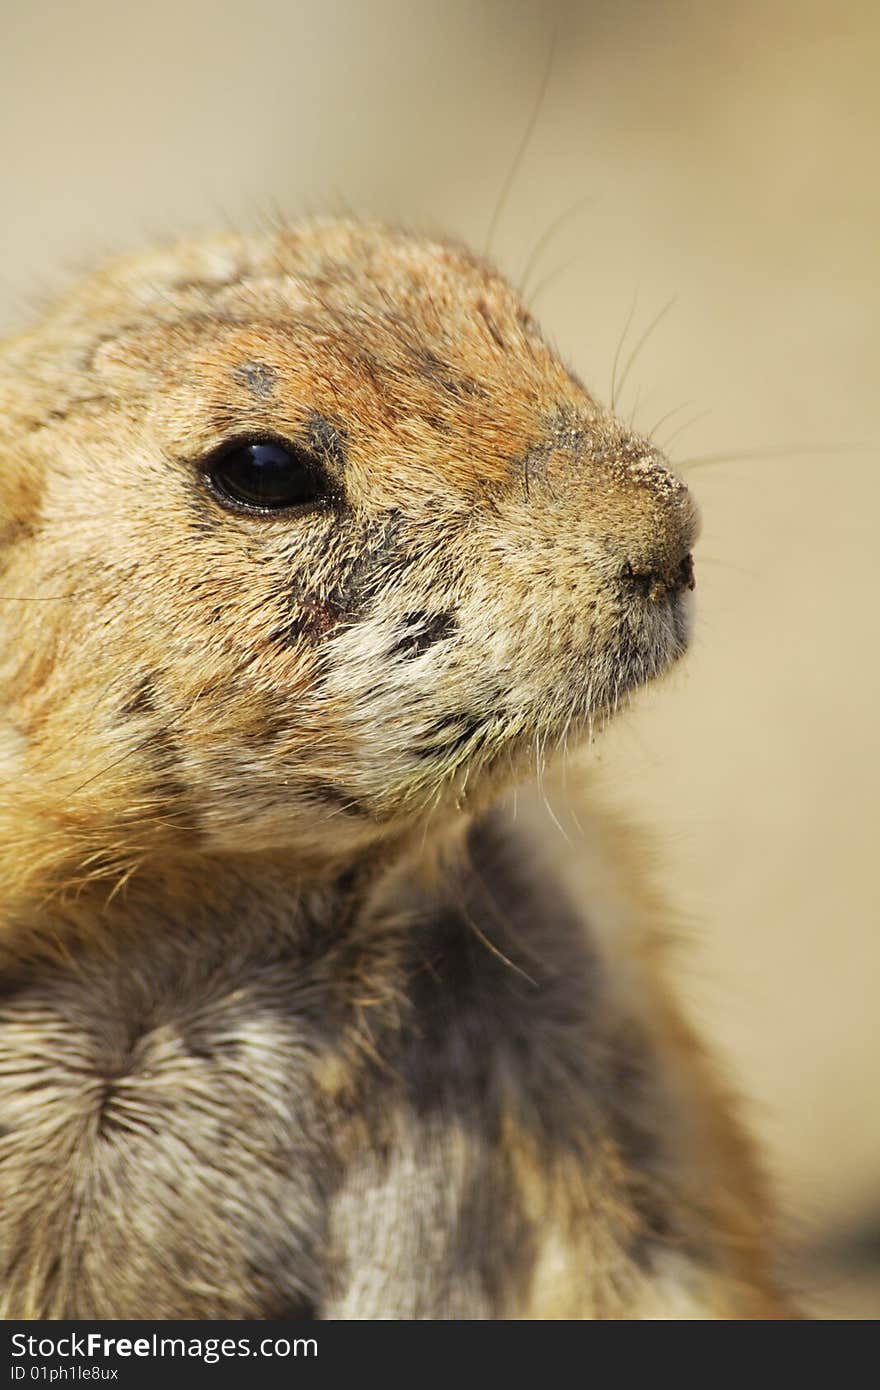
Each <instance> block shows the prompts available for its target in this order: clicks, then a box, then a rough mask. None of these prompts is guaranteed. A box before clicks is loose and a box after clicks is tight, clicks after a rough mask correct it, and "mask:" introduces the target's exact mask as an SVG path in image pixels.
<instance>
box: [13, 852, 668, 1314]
mask: <svg viewBox="0 0 880 1390" xmlns="http://www.w3.org/2000/svg"><path fill="white" fill-rule="evenodd" d="M476 845H477V849H478V850H480V848H481V847H480V843H479V842H476ZM483 848H485V845H483ZM493 852H494V851H493ZM490 857H491V856H490ZM488 863H489V858H487V856H486V855H485V854H483V855H482V866H481V864H480V857H479V856H478V857H476V858H475V860H474V867H472V868H471V869H470V870H469V871H468V872H467V873H463V874H461V875H459V876H458V877H457V878H456V879H454V880H453V881H452V885H451V887H450V884H447V885H446V886H445V887H444V890H443V893H442V895H441V896H440V897H435V896H433V895H431V896H420V895H418V894H415V893H413V894H412V895H411V898H410V901H408V902H405V903H403V904H401V903H400V902H399V901H398V903H397V909H396V911H395V912H393V913H385V914H382V913H379V914H377V915H376V919H375V920H373V921H364V920H359V919H358V917H357V914H356V913H355V914H352V911H351V909H350V908H346V907H345V906H344V899H343V898H342V897H341V896H339V897H334V894H333V893H332V892H328V893H327V894H326V895H325V896H323V897H322V896H320V895H315V896H313V898H312V899H311V900H310V901H309V903H308V904H302V903H299V904H292V905H291V908H290V912H289V917H288V918H287V920H284V919H283V918H281V919H278V920H272V919H271V918H270V919H269V920H267V919H266V914H265V912H263V913H262V915H254V917H253V918H252V919H251V920H250V921H249V920H248V919H247V916H246V913H247V905H246V902H245V900H242V902H241V903H237V904H236V903H234V902H233V903H231V904H230V915H229V916H228V917H224V915H223V914H222V913H218V915H217V916H216V918H215V919H214V920H211V921H209V920H207V919H203V920H199V921H190V922H187V923H181V922H179V921H177V922H174V923H167V922H166V923H164V924H162V923H160V922H159V921H155V922H154V923H153V931H154V935H153V937H152V938H151V939H149V940H145V939H144V935H143V923H142V916H141V920H139V926H138V932H137V934H136V935H131V936H126V934H125V933H119V932H117V933H116V934H115V936H114V937H113V939H112V944H107V945H105V946H103V947H101V946H96V945H94V944H92V945H90V946H89V947H88V949H86V948H83V949H81V950H74V951H72V952H71V955H70V957H69V959H68V960H66V961H65V962H63V963H59V964H56V965H55V966H54V967H53V968H52V969H51V970H46V969H45V968H43V969H42V970H40V971H39V972H37V973H35V975H34V976H33V978H30V977H28V976H26V975H23V976H20V977H18V978H7V979H6V980H5V981H4V994H3V997H2V1002H0V1078H2V1088H0V1095H2V1102H0V1183H2V1193H3V1202H2V1214H0V1289H2V1290H4V1291H5V1292H4V1293H3V1294H2V1295H0V1301H2V1300H5V1302H3V1312H4V1314H5V1315H6V1316H43V1317H56V1318H57V1317H75V1318H76V1317H90V1316H103V1317H107V1316H116V1317H126V1316H128V1317H130V1316H149V1317H156V1318H163V1317H165V1318H169V1317H195V1318H203V1317H248V1316H250V1317H253V1316H256V1317H277V1316H282V1315H290V1316H297V1315H308V1316H344V1317H359V1316H365V1317H369V1316H385V1317H387V1316H400V1317H420V1316H428V1317H431V1316H433V1317H444V1316H449V1317H471V1316H504V1315H513V1316H517V1315H522V1314H523V1312H524V1310H526V1309H528V1308H532V1309H537V1310H539V1311H540V1310H541V1309H544V1311H545V1314H549V1312H550V1305H552V1304H553V1303H554V1298H555V1295H554V1294H553V1293H552V1291H549V1284H552V1282H553V1280H554V1279H557V1280H558V1279H559V1278H560V1268H561V1274H562V1276H564V1283H565V1286H566V1288H567V1289H568V1290H569V1293H568V1294H567V1297H568V1298H571V1297H572V1296H573V1295H574V1294H576V1298H577V1300H580V1302H579V1304H578V1305H577V1306H579V1307H582V1306H583V1299H584V1296H585V1293H586V1289H587V1286H588V1285H589V1284H590V1283H591V1275H590V1269H591V1268H593V1269H595V1268H596V1267H600V1266H602V1265H603V1264H604V1265H606V1266H607V1263H608V1261H609V1260H611V1259H613V1260H614V1262H615V1264H617V1265H619V1270H620V1273H619V1278H620V1280H621V1281H622V1282H623V1283H627V1282H628V1281H629V1282H632V1281H633V1280H635V1279H637V1278H638V1277H640V1271H641V1272H642V1273H643V1272H644V1269H645V1264H646V1259H647V1256H646V1250H647V1249H648V1247H649V1246H650V1245H651V1244H652V1243H654V1244H656V1243H657V1242H662V1241H663V1240H665V1239H667V1238H675V1237H674V1233H673V1232H672V1231H671V1226H672V1224H673V1218H672V1216H671V1214H670V1212H669V1211H668V1210H665V1211H664V1210H663V1209H662V1203H659V1204H658V1203H657V1202H656V1201H653V1200H650V1201H649V1200H648V1199H647V1198H646V1195H645V1192H644V1191H638V1190H636V1188H635V1187H634V1186H633V1184H632V1182H631V1181H629V1180H627V1179H626V1177H625V1173H626V1172H628V1171H630V1170H631V1169H632V1168H633V1160H634V1159H637V1160H638V1164H639V1166H640V1167H641V1169H642V1170H643V1171H644V1170H645V1167H646V1165H648V1166H650V1164H651V1163H652V1162H653V1161H654V1159H655V1158H657V1157H658V1154H659V1150H658V1145H657V1141H656V1139H655V1138H654V1137H653V1135H652V1133H651V1132H650V1125H647V1124H644V1123H641V1122H640V1121H638V1119H634V1118H633V1116H634V1114H636V1112H637V1111H638V1109H639V1104H640V1103H641V1102H640V1101H639V1099H638V1096H637V1095H636V1092H638V1093H639V1094H641V1093H642V1092H645V1091H646V1089H650V1085H651V1084H653V1083H652V1080H651V1077H650V1074H649V1073H650V1064H649V1062H648V1061H647V1059H646V1057H645V1056H644V1055H643V1049H640V1047H639V1046H638V1045H637V1044H636V1045H634V1038H633V1035H632V1034H631V1033H630V1032H628V1031H627V1028H626V1026H625V1025H618V1024H617V1023H615V1021H614V1020H613V1019H612V1018H611V1017H610V1015H609V1013H608V1006H607V1002H605V1001H604V1000H603V986H602V980H601V972H600V970H599V967H598V965H597V963H596V961H595V960H594V959H593V957H592V954H591V952H590V949H589V947H588V944H587V941H586V937H585V935H584V933H583V931H582V929H581V927H580V924H578V923H576V922H575V921H573V920H572V919H571V918H570V917H569V915H568V913H567V911H566V909H565V908H564V907H558V908H557V909H556V910H555V911H554V910H553V909H550V910H549V911H548V909H547V904H546V894H544V896H543V906H541V907H539V905H538V901H537V896H536V894H535V892H534V890H533V891H532V893H531V894H530V893H529V892H528V891H527V889H526V888H525V887H524V886H523V885H522V884H521V883H516V882H510V881H507V882H506V885H505V886H503V887H499V881H497V880H492V879H491V874H490V870H489V869H488V868H487V864H488ZM163 926H164V931H162V930H160V929H161V928H162V927H163ZM526 926H527V927H528V934H527V935H526V934H525V933H524V932H523V934H521V933H520V929H521V928H525V927H526ZM526 942H527V943H528V944H526ZM655 1150H656V1151H657V1152H655ZM591 1189H592V1190H593V1191H594V1196H595V1206H596V1208H597V1209H598V1207H599V1206H604V1208H605V1211H606V1216H605V1218H604V1220H603V1222H602V1223H601V1225H599V1224H597V1223H593V1222H592V1221H591V1220H590V1221H587V1222H586V1224H585V1222H584V1213H587V1215H588V1214H589V1210H590V1208H591V1207H592V1206H593V1205H594V1203H593V1202H592V1201H591V1200H589V1196H590V1190H591ZM609 1197H611V1198H612V1201H611V1202H610V1203H609V1202H608V1198H609ZM609 1211H610V1212H611V1213H612V1216H611V1217H610V1218H609V1216H608V1215H607V1213H608V1212H609ZM578 1213H579V1214H578ZM679 1238H680V1237H679ZM402 1268H408V1269H410V1270H411V1271H412V1274H411V1278H410V1279H409V1280H408V1281H406V1282H405V1283H404V1284H402V1283H401V1281H400V1279H399V1276H398V1277H394V1278H393V1279H390V1277H389V1274H388V1271H389V1270H400V1269H402ZM548 1271H549V1272H548ZM548 1280H549V1284H548ZM545 1285H546V1286H547V1287H544V1286H545ZM590 1302H591V1304H592V1306H593V1307H594V1308H595V1310H596V1312H598V1313H599V1315H600V1316H601V1314H602V1296H601V1294H600V1293H597V1292H596V1290H595V1289H593V1291H592V1293H591V1294H590ZM574 1310H575V1307H574V1305H573V1306H572V1308H571V1309H569V1311H574ZM562 1311H563V1313H564V1312H565V1311H566V1310H565V1309H564V1308H563V1310H562ZM606 1311H607V1312H609V1313H610V1312H612V1311H613V1308H612V1306H611V1305H610V1304H609V1305H608V1307H607V1308H606Z"/></svg>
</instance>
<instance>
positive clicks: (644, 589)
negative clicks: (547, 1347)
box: [623, 551, 696, 603]
mask: <svg viewBox="0 0 880 1390" xmlns="http://www.w3.org/2000/svg"><path fill="white" fill-rule="evenodd" d="M623 575H624V578H625V579H627V580H629V582H630V583H631V584H632V585H634V586H635V587H636V588H637V589H638V590H639V591H640V592H641V593H642V594H644V596H645V598H646V599H648V600H649V601H650V602H651V603H659V601H660V599H661V598H665V597H666V595H667V594H669V595H670V596H672V595H674V594H677V593H680V592H681V590H682V589H693V588H694V587H695V586H696V580H695V578H694V558H693V556H692V555H691V553H690V551H688V553H687V555H685V557H684V559H683V560H679V562H678V564H677V565H672V566H670V567H669V568H666V569H646V568H644V567H643V566H642V567H640V568H636V566H635V565H634V564H633V563H632V562H631V561H629V560H628V561H627V562H626V564H625V565H624V567H623Z"/></svg>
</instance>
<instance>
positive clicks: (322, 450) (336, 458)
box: [306, 410, 348, 470]
mask: <svg viewBox="0 0 880 1390" xmlns="http://www.w3.org/2000/svg"><path fill="white" fill-rule="evenodd" d="M306 431H307V434H308V440H309V444H310V446H311V448H312V449H313V450H314V451H315V453H316V454H317V455H318V457H319V458H321V459H323V460H324V461H325V462H326V463H329V464H330V465H331V466H332V467H333V468H336V469H337V470H341V469H343V468H344V467H345V446H346V443H347V442H348V435H347V433H346V431H345V430H344V429H343V428H342V426H341V425H334V424H332V423H331V421H330V420H327V419H326V418H325V417H324V416H323V415H320V414H319V413H318V411H317V410H313V411H312V413H311V414H310V416H309V418H308V420H307V421H306Z"/></svg>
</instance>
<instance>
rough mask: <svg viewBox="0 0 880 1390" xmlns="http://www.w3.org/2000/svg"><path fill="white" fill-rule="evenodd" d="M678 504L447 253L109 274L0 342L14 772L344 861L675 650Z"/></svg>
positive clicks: (146, 814) (484, 779)
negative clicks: (7, 341)
mask: <svg viewBox="0 0 880 1390" xmlns="http://www.w3.org/2000/svg"><path fill="white" fill-rule="evenodd" d="M695 526H696V522H695V511H694V507H693V505H692V502H691V500H690V497H689V495H688V493H687V490H686V488H685V487H684V485H683V484H682V483H681V482H679V481H678V480H677V479H676V478H675V477H674V476H673V475H672V474H671V473H670V472H669V470H668V468H667V467H666V465H665V463H664V460H663V459H662V457H661V456H660V455H659V453H658V452H657V450H656V449H655V448H654V447H653V446H652V445H651V444H649V443H647V442H645V441H644V440H641V439H638V438H635V437H633V436H632V435H631V434H630V433H629V432H628V431H627V430H626V429H625V428H624V427H623V426H621V425H620V424H619V423H617V422H616V421H615V420H614V419H613V418H612V417H611V416H610V415H609V414H608V413H607V412H606V411H604V410H603V409H602V407H601V406H599V405H598V404H597V403H596V402H595V401H594V400H593V399H592V397H591V396H590V395H589V394H588V393H587V392H586V391H585V390H584V388H583V387H582V386H581V385H580V384H579V382H578V381H577V380H576V379H575V378H573V377H572V375H571V374H570V373H569V372H568V371H567V370H566V368H565V367H564V366H563V365H562V363H560V361H559V360H558V359H557V357H555V356H554V354H553V352H552V351H551V350H550V349H549V348H548V346H547V345H546V343H545V342H544V340H543V339H542V337H541V335H540V332H539V330H538V328H537V327H536V325H535V323H534V322H533V320H532V319H531V317H530V316H529V314H528V313H527V311H526V310H525V309H524V307H523V306H522V304H521V303H520V302H519V300H518V299H517V298H516V296H515V295H514V293H513V292H512V291H511V290H510V289H509V287H508V286H507V285H506V284H505V283H504V282H503V281H502V280H501V279H499V278H498V276H497V275H496V274H495V273H494V272H493V271H492V270H491V269H490V268H489V267H488V266H487V265H485V264H484V263H483V262H481V261H479V260H477V259H475V258H473V257H472V256H470V255H468V254H467V253H465V252H463V251H461V250H460V249H458V248H456V247H453V246H449V245H445V244H442V243H437V242H430V241H425V240H421V239H417V238H413V237H409V236H406V235H404V234H402V233H398V232H395V231H390V230H388V229H387V228H383V227H377V226H372V225H365V224H356V223H347V222H339V223H336V222H329V223H327V222H325V223H316V224H311V225H307V226H304V227H301V228H294V229H293V230H290V231H286V232H282V233H277V234H274V235H272V236H268V237H266V238H262V239H259V238H253V239H249V238H239V237H229V238H226V239H222V240H215V241H210V242H203V243H197V244H193V245H190V246H183V247H181V248H178V249H175V250H172V251H169V252H167V253H161V254H156V255H153V256H149V257H146V258H140V259H136V260H131V261H129V262H123V263H121V264H119V265H117V266H115V267H111V269H110V270H109V271H107V272H106V273H105V274H103V275H101V276H98V277H96V278H94V279H92V280H89V281H87V282H85V283H84V284H83V285H82V286H81V287H80V288H79V289H78V290H77V291H76V292H75V293H74V294H73V295H72V296H71V297H70V298H69V299H68V300H67V301H66V302H65V303H63V304H62V305H61V306H60V308H59V309H58V310H57V311H56V312H55V313H54V314H53V315H52V316H50V317H48V318H47V319H45V320H44V321H43V323H42V324H41V325H40V326H39V327H38V328H37V329H36V330H35V331H33V332H32V333H31V334H29V335H27V336H26V337H24V338H21V339H18V340H17V341H15V342H13V343H11V344H9V345H8V346H7V347H6V348H5V350H4V351H3V352H2V353H0V565H2V569H3V575H2V593H3V595H4V596H5V597H6V598H7V599H8V598H10V597H17V598H18V599H19V600H21V601H19V602H16V603H15V604H10V603H6V604H4V610H5V611H4V614H3V617H4V619H5V624H4V632H5V636H4V639H3V643H2V649H0V671H2V675H0V681H2V685H0V691H2V707H0V710H2V717H3V719H4V720H5V722H6V725H7V727H8V728H9V729H10V730H12V733H11V734H10V735H9V742H10V746H13V744H14V747H15V748H16V750H17V751H16V753H15V755H14V762H15V767H14V778H13V779H12V780H14V781H15V783H16V784H17V785H19V786H21V785H25V784H26V785H30V786H34V787H37V786H39V787H42V788H43V791H42V793H41V794H42V795H43V796H44V797H48V796H49V795H50V793H49V792H48V790H46V789H47V788H48V787H49V786H50V784H52V785H54V787H55V793H54V794H55V795H56V796H57V797H58V798H59V799H60V801H61V802H63V803H64V805H65V806H67V807H68V808H73V809H72V810H70V811H69V814H71V815H75V817H76V818H78V819H77V824H78V825H79V824H83V825H84V824H85V823H86V822H87V821H88V820H89V819H90V818H91V819H94V818H96V817H97V818H99V819H100V818H102V817H103V818H104V819H105V820H106V821H107V823H108V824H110V823H114V824H121V823H123V822H126V823H130V824H132V825H134V824H139V825H146V824H147V823H149V824H151V825H152V826H153V827H154V828H155V827H160V826H162V825H164V826H165V827H166V828H167V834H168V836H169V837H173V838H174V840H175V843H178V844H180V845H198V846H201V847H204V848H206V849H209V850H211V851H224V850H226V849H235V850H237V851H238V850H260V849H273V848H275V847H285V846H286V847H293V848H294V849H296V848H297V847H299V848H301V849H302V852H303V854H304V855H305V857H306V858H309V859H313V860H315V861H321V860H322V859H327V860H330V859H333V860H336V859H337V858H338V859H340V860H341V859H344V858H345V857H346V855H349V854H350V853H351V852H352V851H353V850H354V849H356V848H357V847H359V846H363V845H366V844H368V843H370V842H371V841H372V840H374V839H376V838H377V837H378V836H380V835H382V834H384V833H388V831H389V829H393V828H395V827H397V828H399V827H400V826H402V825H404V824H410V823H411V822H412V821H413V819H414V818H415V819H418V818H419V817H425V816H426V815H427V814H428V813H429V812H433V811H435V810H438V809H442V808H443V807H445V806H451V805H453V804H455V803H456V802H458V803H461V801H462V800H463V799H465V800H467V799H469V798H471V797H473V796H477V797H478V798H479V797H480V796H481V795H483V794H486V795H488V794H490V792H493V791H495V790H496V789H497V788H498V787H499V786H500V785H501V784H502V783H503V782H504V781H505V780H506V779H508V778H509V777H510V776H511V775H512V774H515V773H516V772H517V770H521V769H524V768H525V766H526V765H527V762H528V760H529V759H530V758H531V757H533V756H534V752H535V748H536V745H537V746H539V747H540V748H541V749H542V750H544V749H552V748H553V747H554V746H555V745H557V744H558V743H559V742H560V741H561V740H562V739H563V738H564V737H567V738H568V739H570V740H571V739H574V738H576V737H577V736H578V735H579V734H581V733H583V731H584V730H585V728H586V726H587V725H588V723H589V722H590V721H594V720H601V719H603V718H605V717H606V716H607V715H608V714H609V713H610V712H611V711H613V709H614V708H615V707H616V705H617V704H618V702H619V701H620V700H621V698H622V697H624V696H625V695H626V694H627V693H628V692H629V691H631V690H632V689H633V688H634V687H636V686H638V685H640V684H642V683H643V682H645V681H646V680H649V679H650V678H651V677H653V676H654V675H655V674H657V673H658V672H660V671H661V670H662V669H663V668H664V667H665V666H667V664H668V663H670V662H671V661H673V660H674V659H675V658H676V657H677V656H679V655H680V653H681V652H682V651H683V649H684V647H685V644H686V640H687V598H688V594H687V591H688V589H689V588H690V587H692V568H691V561H690V550H691V546H692V544H693V541H694V538H695ZM25 600H26V601H25ZM10 609H12V610H14V611H12V612H11V613H10ZM53 779H54V782H53ZM156 833H158V831H156Z"/></svg>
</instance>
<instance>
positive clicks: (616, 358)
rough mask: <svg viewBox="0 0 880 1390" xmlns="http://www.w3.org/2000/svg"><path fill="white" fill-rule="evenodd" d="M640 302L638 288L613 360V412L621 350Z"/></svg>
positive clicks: (615, 402) (615, 401)
mask: <svg viewBox="0 0 880 1390" xmlns="http://www.w3.org/2000/svg"><path fill="white" fill-rule="evenodd" d="M638 302H639V292H638V290H636V291H635V292H634V294H633V297H632V304H630V306H629V313H628V314H627V316H626V323H625V324H624V325H623V332H622V333H621V335H620V341H619V342H618V344H617V351H616V352H615V354H614V361H613V362H612V364H611V410H612V412H613V411H614V407H615V405H616V404H617V368H618V365H619V364H620V354H621V352H622V351H623V345H624V343H625V342H626V338H627V334H628V333H629V330H630V326H631V324H632V321H633V316H634V315H635V312H636V305H637V304H638Z"/></svg>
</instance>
